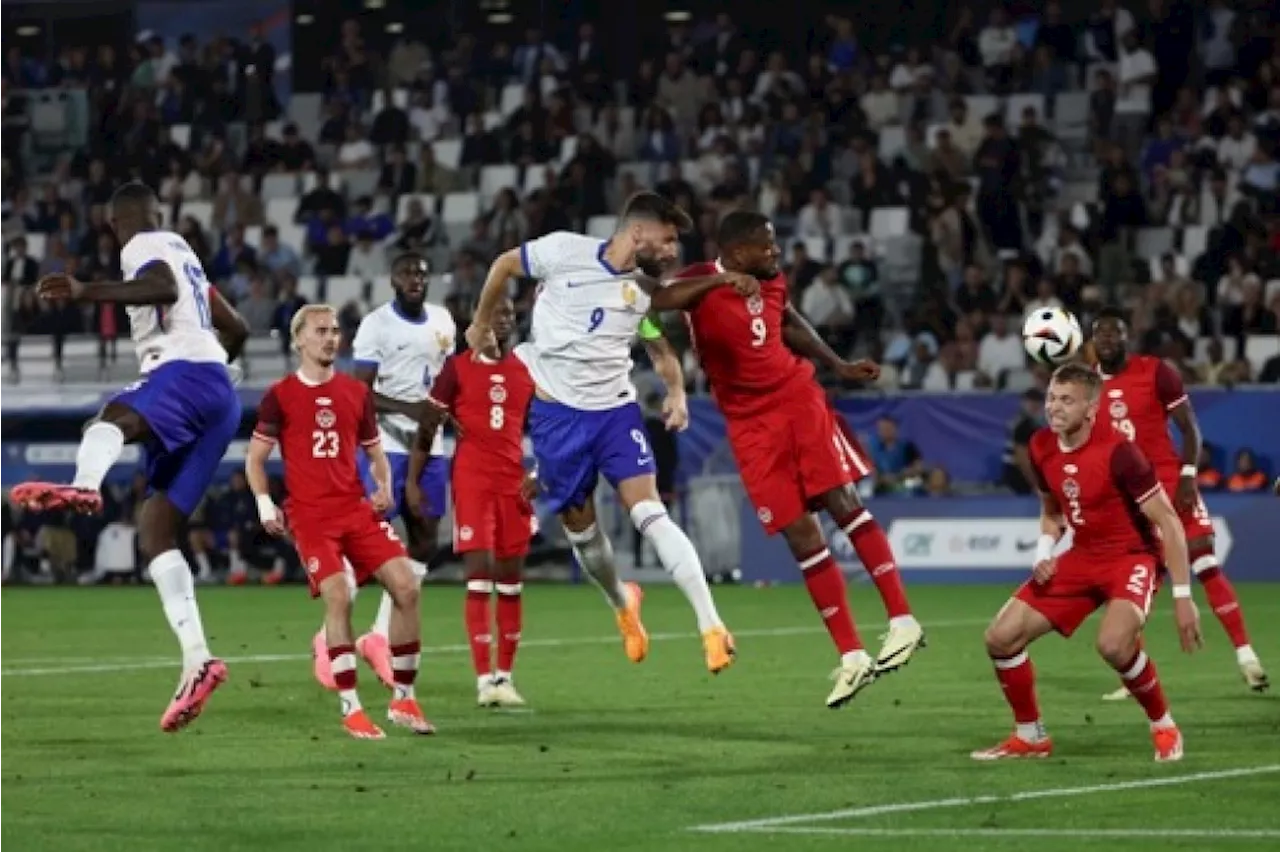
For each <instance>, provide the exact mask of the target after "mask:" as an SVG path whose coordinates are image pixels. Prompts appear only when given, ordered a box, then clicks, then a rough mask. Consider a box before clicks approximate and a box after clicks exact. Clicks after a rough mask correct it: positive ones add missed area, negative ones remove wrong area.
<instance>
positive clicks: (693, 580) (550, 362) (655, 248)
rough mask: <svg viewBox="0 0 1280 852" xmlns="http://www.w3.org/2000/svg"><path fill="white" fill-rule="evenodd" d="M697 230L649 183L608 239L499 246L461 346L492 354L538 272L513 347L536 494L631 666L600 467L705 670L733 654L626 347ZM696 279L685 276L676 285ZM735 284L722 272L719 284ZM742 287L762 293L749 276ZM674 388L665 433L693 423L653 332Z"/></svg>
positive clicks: (627, 618)
mask: <svg viewBox="0 0 1280 852" xmlns="http://www.w3.org/2000/svg"><path fill="white" fill-rule="evenodd" d="M690 227H692V222H691V221H690V219H689V216H688V214H687V213H685V212H684V211H683V210H681V209H680V208H679V207H677V206H675V205H674V204H672V203H671V202H669V201H667V200H666V199H665V198H663V197H662V196H660V195H657V194H656V193H652V192H640V193H637V194H636V195H634V196H633V197H632V198H630V199H628V201H627V203H626V205H624V207H623V210H622V213H621V215H619V217H618V227H617V230H616V231H615V232H614V234H613V236H612V237H610V238H609V239H608V240H598V239H594V238H592V237H587V236H583V235H581V234H572V233H568V232H566V231H556V232H554V233H551V234H547V235H546V236H544V237H539V238H538V239H535V240H531V241H530V242H527V243H525V244H524V245H522V246H520V248H518V249H511V250H510V251H508V252H505V253H503V254H502V255H500V256H499V257H498V259H497V260H495V261H494V262H493V265H492V266H491V267H490V268H489V275H488V278H487V279H486V280H485V284H484V289H483V291H482V292H481V295H480V304H479V305H478V306H477V307H476V313H475V317H474V319H473V320H472V323H471V327H470V328H469V329H467V342H468V343H469V344H470V345H471V348H472V350H473V351H475V352H486V351H493V350H496V348H497V340H496V339H495V336H494V333H493V318H494V315H495V313H496V312H497V308H498V305H499V303H500V302H501V301H502V299H503V297H504V296H505V294H506V292H507V284H508V281H509V280H510V279H511V278H513V277H516V276H521V275H522V276H525V277H528V278H536V279H539V281H541V284H540V286H539V289H538V297H537V300H536V301H535V302H534V305H533V329H532V330H533V333H532V336H531V338H530V340H529V341H528V342H526V343H522V344H521V345H520V346H517V347H516V349H515V356H516V357H517V358H519V359H520V360H521V361H523V362H524V364H525V366H526V367H528V368H529V373H530V374H531V375H532V376H533V380H534V383H535V384H536V385H537V390H536V392H535V395H534V399H533V402H532V403H531V405H530V408H529V437H530V438H531V440H532V442H533V453H534V457H535V458H536V459H537V462H538V476H539V479H540V481H541V486H542V498H543V499H544V500H545V501H546V502H547V503H549V504H550V506H551V507H552V509H553V510H554V511H555V512H556V514H557V515H559V516H560V521H561V523H562V524H563V525H564V529H565V534H566V536H567V537H568V539H569V542H570V544H571V545H572V547H573V551H574V555H575V556H576V557H577V559H578V563H579V564H580V565H581V566H582V569H583V571H584V572H585V573H586V574H587V575H588V576H589V577H591V578H592V580H594V581H595V582H596V583H597V584H598V585H599V586H600V588H601V590H602V591H603V592H604V595H605V598H606V600H607V601H608V602H609V604H610V606H612V608H613V609H614V611H615V613H616V616H617V621H618V629H619V631H620V632H621V633H622V638H623V648H624V649H625V651H626V654H627V657H628V658H629V659H630V660H631V661H632V662H636V663H638V662H640V661H642V660H643V659H644V658H645V657H646V656H647V654H648V652H649V636H648V634H647V633H646V632H645V629H644V625H643V624H642V623H641V621H640V598H641V590H640V587H639V586H638V585H636V584H634V583H632V584H624V583H622V582H621V580H620V578H619V577H618V571H617V567H616V566H615V565H614V561H613V545H612V544H610V542H609V539H608V538H607V537H606V536H605V534H604V531H603V530H601V529H600V527H599V524H597V522H596V515H595V489H596V484H597V481H598V480H599V478H600V477H601V476H603V477H604V478H605V479H606V480H607V481H608V482H609V483H610V484H611V485H612V486H613V488H614V489H615V490H616V491H617V494H618V500H619V502H621V503H622V505H623V506H625V507H626V509H627V512H628V514H629V515H630V517H631V523H632V524H634V525H635V528H636V529H637V530H638V531H639V532H640V534H641V535H643V536H644V537H645V539H646V540H648V541H649V543H650V544H651V545H652V546H653V549H654V551H655V552H656V553H657V554H658V560H659V561H660V562H661V563H662V566H663V567H664V568H665V569H666V570H667V572H668V573H670V574H671V578H672V580H674V581H675V584H676V586H677V587H678V588H679V589H680V591H681V592H682V593H683V594H684V596H685V598H686V600H688V601H689V604H690V606H691V607H692V608H693V611H694V615H695V617H696V619H697V623H698V630H699V632H700V633H701V634H702V646H703V652H704V658H705V660H706V665H707V669H708V670H709V671H711V672H712V673H713V674H715V673H718V672H721V671H723V670H724V669H726V668H728V667H729V666H730V665H731V664H732V663H733V660H734V655H735V653H736V649H735V646H734V642H733V637H732V636H731V635H730V633H729V631H728V629H726V628H725V625H724V621H723V620H722V619H721V618H720V613H719V612H718V611H717V609H716V605H715V600H714V599H713V598H712V596H711V589H710V588H709V586H708V585H707V577H706V574H705V573H704V572H703V570H702V561H701V560H700V559H699V558H698V553H697V551H696V550H695V549H694V547H693V543H692V542H691V541H689V538H688V536H686V535H685V534H684V531H683V530H681V529H680V527H678V526H676V523H675V521H673V520H672V519H671V517H670V516H669V515H668V514H667V507H666V506H665V505H663V503H662V500H661V498H660V497H659V495H658V485H657V477H656V470H657V467H656V465H655V462H654V457H653V452H652V450H651V449H650V447H649V442H648V439H647V436H646V434H645V427H644V417H643V415H642V414H641V411H640V406H639V405H637V404H636V388H635V385H634V384H633V383H632V381H631V366H632V361H631V348H632V345H633V344H634V343H635V339H636V334H637V332H638V330H639V327H640V324H641V321H642V320H643V319H644V317H645V315H646V313H647V311H648V310H649V307H650V298H651V295H653V294H656V293H657V292H660V291H659V290H658V288H659V287H660V282H659V281H658V280H657V278H658V277H659V276H660V275H661V273H662V269H663V267H664V265H666V264H669V263H672V262H673V261H674V260H675V259H676V256H677V253H678V251H679V235H680V232H681V231H682V230H688V229H689V228H690ZM699 283H700V282H697V281H695V282H680V283H679V284H677V285H675V286H676V287H677V289H682V288H683V287H687V286H697V285H698V284H699ZM728 283H730V278H729V276H720V277H719V278H718V284H719V285H727V284H728ZM737 286H741V287H743V288H744V289H746V290H753V289H754V290H758V285H756V284H755V282H754V281H751V280H749V279H748V280H739V281H737ZM645 345H646V349H647V350H648V352H649V355H650V357H651V358H652V360H653V363H654V370H655V372H656V373H657V374H658V376H659V377H660V378H661V379H662V382H663V384H664V385H665V386H666V390H667V395H666V398H665V399H664V401H663V412H664V415H665V420H666V423H667V428H669V429H675V430H681V429H684V428H687V426H688V423H689V411H688V405H687V402H686V400H685V394H684V376H683V373H682V371H681V369H680V359H679V358H678V357H677V356H676V353H675V351H674V350H673V349H672V348H671V346H670V345H669V344H668V343H667V342H666V341H664V340H657V341H645Z"/></svg>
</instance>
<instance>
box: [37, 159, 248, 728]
mask: <svg viewBox="0 0 1280 852" xmlns="http://www.w3.org/2000/svg"><path fill="white" fill-rule="evenodd" d="M111 228H112V230H113V231H115V234H116V238H117V239H118V240H119V241H120V244H121V245H122V246H123V247H124V248H123V249H122V250H121V254H120V266H121V269H122V270H123V271H124V277H125V280H124V281H123V282H113V281H95V282H93V283H91V284H85V283H82V282H79V281H76V280H75V279H74V278H72V277H70V276H67V275H50V276H46V277H45V278H43V279H42V280H41V281H40V282H39V284H38V285H37V286H38V292H39V294H40V297H41V298H43V299H47V300H51V301H61V300H69V301H73V302H120V303H123V304H125V305H128V306H129V308H128V313H129V326H130V329H131V334H132V336H133V341H134V345H135V347H136V348H137V352H138V361H139V363H140V367H141V373H142V378H141V380H140V381H138V382H136V383H134V384H132V385H130V386H129V387H127V388H125V389H124V390H123V391H121V392H120V393H119V394H117V395H116V396H115V397H114V398H112V400H111V401H110V402H108V403H107V404H106V406H105V407H104V408H103V409H102V412H101V413H100V414H99V415H98V417H97V418H96V419H95V420H94V421H93V422H92V423H90V424H89V426H88V427H87V428H86V429H85V431H84V436H83V437H82V438H81V441H80V449H79V451H78V452H77V454H76V475H75V479H74V480H73V481H72V483H71V485H54V484H51V483H45V482H34V483H28V484H26V485H20V486H18V487H17V488H14V489H13V492H12V497H13V500H14V502H16V503H19V504H22V505H25V506H29V507H33V508H40V509H55V508H64V507H65V508H69V509H73V510H75V511H80V512H97V511H100V510H101V509H102V496H101V491H100V490H101V487H102V480H103V479H104V478H105V477H106V475H107V471H109V470H110V469H111V466H112V465H114V464H115V463H116V461H117V460H118V459H119V458H120V453H121V451H122V450H123V448H124V445H125V444H134V443H138V444H142V445H143V448H144V451H145V455H146V467H147V485H148V489H149V492H150V493H149V496H148V497H147V500H146V503H144V504H143V508H142V518H141V522H140V523H139V529H138V547H139V550H140V551H141V553H142V556H143V558H144V559H145V560H146V562H147V572H148V574H149V575H150V576H151V582H152V583H154V584H155V587H156V591H157V592H159V593H160V601H161V603H162V604H163V606H164V613H165V617H166V618H167V619H168V621H169V626H170V628H171V629H172V630H173V633H174V635H175V636H177V637H178V643H179V644H180V645H181V646H182V678H181V680H180V681H179V683H178V691H177V693H176V694H175V695H174V697H173V700H172V702H170V704H169V707H168V709H167V710H165V712H164V715H163V716H162V717H161V719H160V727H161V728H162V729H163V730H165V731H170V732H172V731H177V730H179V729H181V728H182V727H184V726H185V725H187V724H188V723H189V722H191V721H192V720H193V719H195V718H196V717H197V716H199V715H200V712H201V710H203V709H204V705H205V702H207V701H208V700H209V696H210V695H211V694H212V693H213V691H214V690H215V689H217V687H218V685H219V684H220V683H222V682H223V681H224V680H226V677H227V667H226V665H225V664H224V663H223V662H222V661H221V660H219V659H217V658H216V657H214V656H213V655H212V654H210V652H209V645H208V643H207V642H206V641H205V635H204V627H203V625H202V623H201V620H200V609H199V607H197V606H196V597H195V595H196V593H195V586H194V583H193V581H192V577H191V567H190V566H189V565H188V564H187V560H186V558H185V557H184V556H183V555H182V551H181V550H180V549H179V548H180V544H179V541H180V539H179V533H180V531H181V529H182V526H183V523H184V521H185V519H186V518H188V517H190V516H191V514H192V513H193V512H194V511H195V509H196V507H197V506H198V505H199V504H200V501H201V500H202V499H204V494H205V491H206V490H207V489H208V487H209V485H210V483H212V481H213V477H214V474H215V473H216V472H217V470H218V465H219V464H220V463H221V462H222V457H223V455H224V454H225V453H226V451H227V447H228V446H229V445H230V444H231V440H232V438H234V437H235V434H236V429H237V428H238V427H239V425H240V397H239V396H238V394H237V393H236V390H235V387H234V386H233V384H232V381H231V378H230V375H229V373H228V366H227V362H228V359H232V360H234V359H235V358H236V357H237V356H238V355H239V354H240V350H241V348H242V347H243V345H244V341H245V340H246V339H247V338H248V335H249V328H248V326H247V325H246V324H245V322H244V320H243V319H242V318H241V317H240V316H239V314H237V313H236V312H235V311H234V310H232V308H231V307H230V306H228V305H227V303H226V302H225V301H224V300H223V299H222V297H221V296H220V295H219V294H218V291H217V290H216V289H214V287H213V286H212V285H210V284H209V282H208V280H207V279H206V278H205V274H204V269H203V268H202V267H201V265H200V259H199V258H198V257H196V255H195V254H194V253H193V252H192V251H191V247H190V246H188V245H187V243H186V240H184V239H183V238H182V237H181V236H179V235H178V234H175V233H173V232H171V231H165V230H161V227H160V210H159V202H158V200H157V199H156V196H155V194H154V193H153V192H152V191H151V190H150V189H149V188H148V187H147V186H145V185H144V184H141V183H136V182H134V183H127V184H125V185H123V186H121V187H120V188H119V189H118V190H116V192H115V194H114V195H113V196H112V198H111Z"/></svg>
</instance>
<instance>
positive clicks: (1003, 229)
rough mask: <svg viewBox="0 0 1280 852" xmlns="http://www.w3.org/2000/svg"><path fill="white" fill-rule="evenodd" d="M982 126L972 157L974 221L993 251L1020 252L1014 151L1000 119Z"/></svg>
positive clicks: (1018, 164) (1017, 161)
mask: <svg viewBox="0 0 1280 852" xmlns="http://www.w3.org/2000/svg"><path fill="white" fill-rule="evenodd" d="M983 125H984V127H985V130H986V135H985V136H984V137H983V140H982V142H981V144H979V146H978V150H977V152H976V153H975V154H974V155H973V162H974V171H975V172H976V173H977V175H978V198H977V212H978V220H979V221H980V222H981V223H982V227H983V230H984V231H985V232H986V237H987V239H988V240H989V241H990V242H991V245H992V247H993V248H995V249H997V250H999V249H1009V250H1012V251H1021V250H1022V225H1021V222H1020V220H1019V211H1018V198H1019V192H1018V189H1019V188H1018V175H1019V173H1020V171H1021V161H1020V159H1019V155H1018V148H1017V146H1016V145H1015V144H1014V143H1013V140H1011V139H1010V138H1009V136H1008V134H1007V133H1006V132H1005V128H1004V121H1003V120H1002V119H1001V118H1000V116H998V115H991V116H988V117H987V118H986V120H985V121H984V122H983Z"/></svg>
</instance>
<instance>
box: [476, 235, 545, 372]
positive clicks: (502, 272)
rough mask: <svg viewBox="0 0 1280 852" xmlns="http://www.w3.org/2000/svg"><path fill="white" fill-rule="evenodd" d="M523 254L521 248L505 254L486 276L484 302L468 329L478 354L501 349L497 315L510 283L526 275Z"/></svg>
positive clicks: (495, 262)
mask: <svg viewBox="0 0 1280 852" xmlns="http://www.w3.org/2000/svg"><path fill="white" fill-rule="evenodd" d="M520 251H521V250H520V249H519V248H513V249H509V250H507V251H504V252H503V253H502V254H500V255H498V258H497V260H495V261H494V262H493V263H492V264H491V265H490V266H489V274H488V275H487V276H485V279H484V287H483V288H481V290H480V300H479V302H478V303H477V304H476V310H475V314H474V315H473V316H472V317H471V326H470V327H469V328H468V329H467V345H469V346H470V347H471V348H472V349H474V350H475V351H477V352H483V351H486V350H493V349H496V348H497V341H496V340H495V339H494V337H493V312H494V311H495V310H497V309H498V302H500V301H501V300H502V297H503V296H504V295H505V294H506V292H507V282H508V281H510V280H511V279H512V278H515V277H517V276H520V275H523V274H524V272H525V268H524V261H523V260H522V259H521V257H520ZM531 271H532V270H531Z"/></svg>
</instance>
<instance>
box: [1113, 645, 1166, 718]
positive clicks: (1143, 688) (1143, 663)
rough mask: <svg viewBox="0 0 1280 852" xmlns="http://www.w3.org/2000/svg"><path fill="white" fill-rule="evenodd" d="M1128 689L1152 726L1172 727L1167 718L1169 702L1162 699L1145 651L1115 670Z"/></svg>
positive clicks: (1153, 666)
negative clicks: (1164, 725)
mask: <svg viewBox="0 0 1280 852" xmlns="http://www.w3.org/2000/svg"><path fill="white" fill-rule="evenodd" d="M1116 670H1117V671H1118V672H1120V677H1121V678H1123V680H1124V685H1125V686H1127V687H1128V688H1129V694H1130V695H1132V696H1133V697H1134V698H1136V699H1137V700H1138V703H1139V704H1141V705H1142V709H1143V710H1144V711H1146V714H1147V719H1149V720H1150V721H1151V724H1152V725H1153V726H1157V727H1158V726H1159V725H1161V724H1167V725H1172V724H1173V720H1172V719H1171V718H1169V702H1168V701H1167V700H1166V699H1165V697H1164V687H1162V686H1161V685H1160V676H1159V675H1158V674H1156V664H1155V663H1153V662H1152V661H1151V658H1150V657H1148V656H1147V652H1146V651H1138V653H1137V654H1136V655H1135V656H1134V658H1133V659H1132V660H1130V661H1129V663H1128V664H1127V665H1123V666H1119V667H1118V668H1117V669H1116Z"/></svg>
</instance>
